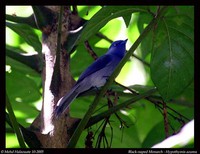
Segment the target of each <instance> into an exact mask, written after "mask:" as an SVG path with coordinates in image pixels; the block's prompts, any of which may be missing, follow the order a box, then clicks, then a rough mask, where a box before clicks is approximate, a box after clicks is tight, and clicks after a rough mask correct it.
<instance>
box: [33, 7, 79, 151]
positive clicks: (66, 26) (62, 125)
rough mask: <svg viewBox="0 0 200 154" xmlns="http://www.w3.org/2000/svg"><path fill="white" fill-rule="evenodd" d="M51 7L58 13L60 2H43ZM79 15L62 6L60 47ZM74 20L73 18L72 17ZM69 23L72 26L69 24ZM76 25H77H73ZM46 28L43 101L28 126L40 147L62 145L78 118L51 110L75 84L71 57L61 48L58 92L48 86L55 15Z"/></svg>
mask: <svg viewBox="0 0 200 154" xmlns="http://www.w3.org/2000/svg"><path fill="white" fill-rule="evenodd" d="M46 7H47V8H49V9H51V10H52V11H53V13H55V14H59V12H60V6H46ZM75 17H77V18H78V16H71V12H70V8H69V7H64V12H63V16H62V30H61V42H60V43H61V47H62V45H63V44H64V43H65V42H66V41H67V35H68V31H69V30H70V29H73V28H74V25H79V22H80V20H74V18H75ZM72 19H73V20H74V21H73V20H72ZM70 26H73V28H72V27H70ZM75 27H76V26H75ZM45 31H48V35H47V36H45V37H44V38H43V41H42V52H43V53H44V54H45V57H44V66H43V72H42V80H43V102H42V110H41V113H40V114H39V115H38V117H37V118H36V119H35V120H34V122H33V123H32V125H31V126H30V130H32V131H33V132H34V133H35V134H36V135H37V137H38V139H39V141H40V142H41V144H42V147H43V148H65V147H66V146H67V144H68V141H69V139H70V135H71V134H70V133H69V132H68V130H69V129H70V128H71V127H72V125H73V124H74V122H76V120H77V119H75V118H71V117H70V115H69V110H68V111H66V112H65V113H64V114H62V116H61V117H59V118H58V119H54V118H53V116H52V114H53V111H54V108H55V106H56V103H57V101H58V100H59V99H60V98H61V97H62V96H63V95H64V94H65V93H67V92H68V91H69V90H70V89H71V87H72V86H73V84H74V82H75V81H74V79H73V78H72V76H71V74H70V70H69V60H70V57H69V55H68V54H67V52H66V51H65V49H63V48H61V52H60V79H61V81H60V86H59V87H58V88H59V89H58V94H57V95H55V94H54V93H52V90H50V85H51V82H52V76H53V72H54V71H55V70H54V65H55V61H56V50H57V39H58V38H57V36H58V16H57V18H55V21H54V23H52V25H50V26H48V30H47V28H45Z"/></svg>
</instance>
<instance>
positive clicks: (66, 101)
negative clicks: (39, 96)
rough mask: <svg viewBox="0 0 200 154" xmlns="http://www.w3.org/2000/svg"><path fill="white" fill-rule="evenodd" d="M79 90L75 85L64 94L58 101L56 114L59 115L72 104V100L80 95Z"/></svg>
mask: <svg viewBox="0 0 200 154" xmlns="http://www.w3.org/2000/svg"><path fill="white" fill-rule="evenodd" d="M78 94H79V92H77V91H76V87H74V88H73V89H72V90H71V91H70V92H69V93H68V94H66V95H65V96H63V97H62V98H61V99H60V100H59V101H58V103H57V106H56V108H55V110H54V116H55V117H59V116H60V115H61V114H62V113H63V112H64V111H65V110H66V109H67V108H68V106H69V105H70V103H71V102H73V100H74V99H75V98H76V97H77V96H78Z"/></svg>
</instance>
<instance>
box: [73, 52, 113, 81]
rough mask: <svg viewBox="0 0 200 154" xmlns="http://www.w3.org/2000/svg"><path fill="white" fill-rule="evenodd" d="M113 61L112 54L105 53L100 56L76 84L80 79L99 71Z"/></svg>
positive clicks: (80, 79)
mask: <svg viewBox="0 0 200 154" xmlns="http://www.w3.org/2000/svg"><path fill="white" fill-rule="evenodd" d="M111 61H112V56H111V55H103V56H101V57H100V58H98V59H97V60H96V61H95V62H94V63H93V64H92V65H90V66H89V67H88V68H87V69H86V70H85V71H84V72H83V73H82V74H81V76H80V77H79V79H78V81H77V83H76V84H78V83H79V82H80V81H82V80H83V79H84V78H85V77H87V76H89V75H91V74H93V73H95V72H97V71H98V70H100V69H102V68H104V67H106V65H109V64H110V62H111Z"/></svg>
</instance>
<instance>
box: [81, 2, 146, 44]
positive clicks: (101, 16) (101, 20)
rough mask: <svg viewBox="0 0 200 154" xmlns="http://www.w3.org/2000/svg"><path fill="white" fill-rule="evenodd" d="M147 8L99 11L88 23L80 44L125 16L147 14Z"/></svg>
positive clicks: (109, 8) (119, 8) (103, 9)
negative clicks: (111, 21) (136, 13)
mask: <svg viewBox="0 0 200 154" xmlns="http://www.w3.org/2000/svg"><path fill="white" fill-rule="evenodd" d="M146 11H147V9H146V7H144V6H143V7H140V6H105V7H103V8H102V9H101V10H99V11H98V12H97V13H96V14H95V15H94V16H93V17H92V18H91V19H90V20H89V21H88V23H87V25H86V27H85V28H84V29H83V31H82V35H81V38H80V40H79V42H83V41H84V40H87V39H89V38H90V37H91V36H92V35H94V34H95V33H97V32H98V31H99V30H100V29H101V28H102V27H103V26H105V25H106V24H107V22H109V21H110V20H112V19H114V18H117V17H121V16H123V15H127V14H130V15H131V14H132V13H134V12H146Z"/></svg>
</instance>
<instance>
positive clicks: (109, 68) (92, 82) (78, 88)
mask: <svg viewBox="0 0 200 154" xmlns="http://www.w3.org/2000/svg"><path fill="white" fill-rule="evenodd" d="M126 42H127V39H126V40H118V41H115V42H113V43H112V44H111V46H110V48H109V49H108V51H107V53H106V54H105V55H103V56H101V57H99V58H98V59H97V60H96V61H94V62H93V63H92V64H91V65H90V66H89V67H88V68H87V69H86V70H85V71H84V72H83V73H82V74H81V75H80V77H79V79H78V81H77V82H76V84H75V85H74V86H73V88H72V89H71V90H70V91H69V92H68V93H67V94H66V95H65V96H63V97H62V98H61V99H60V100H59V101H58V103H57V106H56V108H55V111H54V114H55V117H58V116H60V115H61V114H62V113H63V112H64V111H65V110H66V109H67V108H68V106H69V105H70V104H71V103H72V102H73V100H74V99H75V98H76V97H77V96H78V95H79V94H81V93H83V92H85V91H88V90H90V89H94V88H95V89H97V88H99V87H102V86H103V85H104V84H105V83H106V81H107V79H108V77H109V76H110V75H111V74H112V73H113V71H114V70H115V68H116V67H117V65H118V64H119V62H120V61H121V59H122V58H123V57H124V55H125V52H126Z"/></svg>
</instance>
